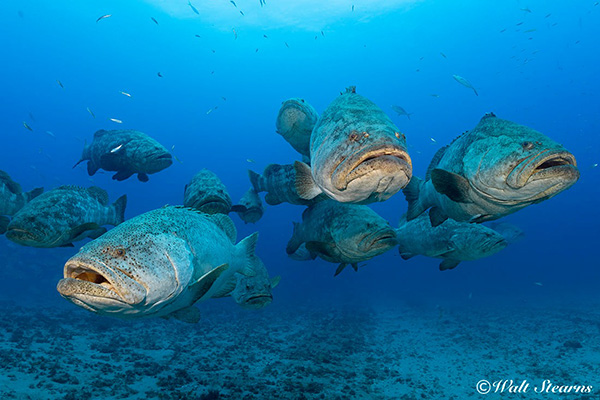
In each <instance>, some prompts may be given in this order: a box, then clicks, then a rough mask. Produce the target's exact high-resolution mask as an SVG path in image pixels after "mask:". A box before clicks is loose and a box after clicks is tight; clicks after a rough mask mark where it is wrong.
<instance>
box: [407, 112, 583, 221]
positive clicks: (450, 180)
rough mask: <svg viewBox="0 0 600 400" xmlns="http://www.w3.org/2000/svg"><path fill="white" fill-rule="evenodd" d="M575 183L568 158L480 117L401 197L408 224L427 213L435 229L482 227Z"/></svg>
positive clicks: (533, 136) (527, 131)
mask: <svg viewBox="0 0 600 400" xmlns="http://www.w3.org/2000/svg"><path fill="white" fill-rule="evenodd" d="M578 178H579V171H578V169H577V163H576V161H575V157H574V156H573V154H571V153H570V152H568V151H567V150H566V149H565V148H564V147H563V146H562V145H560V144H558V143H556V142H555V141H553V140H552V139H550V138H548V137H547V136H545V135H543V134H542V133H540V132H537V131H535V130H533V129H531V128H528V127H526V126H523V125H519V124H516V123H514V122H511V121H507V120H503V119H500V118H497V117H496V116H495V115H494V114H487V115H485V116H484V117H483V118H482V119H481V121H480V122H479V124H478V125H477V126H476V127H475V128H474V129H472V130H470V131H468V132H465V133H464V134H462V135H461V136H459V137H458V138H456V139H455V140H454V141H453V142H452V143H451V144H450V145H448V146H446V147H444V148H442V149H440V151H438V153H437V154H436V155H435V156H434V158H433V160H432V162H431V164H430V166H429V168H428V171H427V175H426V179H425V181H424V182H422V181H421V180H420V179H418V178H416V177H415V178H414V179H413V180H411V182H410V184H409V185H408V186H407V187H406V188H405V190H404V193H405V195H406V198H407V200H408V202H409V205H408V219H409V220H410V219H413V218H416V217H417V216H418V215H419V214H421V213H422V212H423V211H425V210H426V209H427V208H429V207H432V211H431V212H430V217H431V218H432V222H433V223H434V225H437V224H439V223H441V222H442V221H444V220H445V219H446V218H448V217H450V218H453V219H455V220H457V221H470V222H483V221H489V220H494V219H497V218H500V217H502V216H505V215H508V214H511V213H513V212H515V211H518V210H520V209H522V208H523V207H526V206H528V205H530V204H535V203H539V202H541V201H544V200H547V199H549V198H551V197H553V196H555V195H556V194H558V193H560V192H562V191H563V190H565V189H567V188H569V187H571V186H572V185H573V184H574V183H575V182H576V181H577V179H578Z"/></svg>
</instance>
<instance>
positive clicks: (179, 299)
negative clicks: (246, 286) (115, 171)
mask: <svg viewBox="0 0 600 400" xmlns="http://www.w3.org/2000/svg"><path fill="white" fill-rule="evenodd" d="M236 235H237V232H236V229H235V226H234V224H233V222H232V221H231V218H229V217H228V216H227V215H223V214H214V215H209V214H205V213H202V212H200V211H198V210H194V209H189V208H185V207H174V206H166V207H163V208H160V209H157V210H153V211H149V212H147V213H144V214H141V215H139V216H137V217H135V218H132V219H130V220H128V221H126V222H124V223H123V224H121V225H119V226H118V227H116V228H114V229H112V230H111V231H109V232H108V233H106V234H105V235H103V236H101V237H100V238H98V239H96V240H94V241H92V242H90V243H88V244H86V245H85V246H83V247H82V248H81V250H80V251H79V252H78V253H77V254H76V255H75V256H73V257H72V258H70V259H69V260H68V261H67V263H66V264H65V267H64V278H63V279H61V280H60V282H59V283H58V286H57V290H58V291H59V293H60V294H61V295H62V296H63V297H65V298H66V299H68V300H70V301H71V302H73V303H74V304H76V305H78V306H81V307H83V308H85V309H87V310H89V311H93V312H96V313H98V314H104V315H110V316H115V317H121V318H139V317H165V318H170V317H174V318H177V319H180V320H182V321H186V322H197V321H198V320H199V311H198V309H197V308H196V307H193V306H192V305H193V304H194V303H196V302H199V301H204V300H207V299H209V298H213V297H223V296H226V295H228V294H229V293H230V292H231V291H232V289H233V286H232V285H231V283H232V282H234V284H235V277H234V274H235V273H240V274H242V275H246V276H253V275H255V273H254V266H255V265H256V264H257V262H256V256H255V255H254V249H255V246H256V240H257V238H258V234H257V233H254V234H252V235H250V236H248V237H247V238H245V239H244V240H242V241H240V242H239V243H238V244H237V245H236V244H235V240H236Z"/></svg>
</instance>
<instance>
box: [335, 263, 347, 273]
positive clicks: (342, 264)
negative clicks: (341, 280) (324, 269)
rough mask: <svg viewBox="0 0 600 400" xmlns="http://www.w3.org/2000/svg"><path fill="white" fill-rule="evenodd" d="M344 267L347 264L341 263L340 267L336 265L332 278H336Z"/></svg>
mask: <svg viewBox="0 0 600 400" xmlns="http://www.w3.org/2000/svg"><path fill="white" fill-rule="evenodd" d="M346 265H348V264H344V263H341V264H340V265H338V267H337V269H336V270H335V273H334V274H333V276H338V275H339V274H340V273H341V272H342V271H343V270H344V268H346Z"/></svg>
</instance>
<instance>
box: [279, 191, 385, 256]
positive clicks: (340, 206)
mask: <svg viewBox="0 0 600 400" xmlns="http://www.w3.org/2000/svg"><path fill="white" fill-rule="evenodd" d="M302 243H306V249H307V250H308V251H310V252H311V253H314V254H316V255H318V256H319V257H321V258H322V259H324V260H326V261H329V262H333V263H342V264H356V263H359V262H362V261H366V260H369V259H371V258H373V257H375V256H377V255H380V254H383V253H385V252H386V251H388V250H389V249H391V248H392V247H394V246H395V245H396V244H397V242H396V234H395V231H394V229H393V228H392V227H391V226H390V224H389V223H388V222H387V221H386V220H385V219H383V218H382V217H380V216H379V215H378V214H377V213H376V212H375V211H373V210H371V209H370V208H369V207H367V206H364V205H357V204H345V203H338V202H336V201H333V200H325V201H321V202H318V203H316V204H314V205H312V206H310V207H309V208H307V209H306V210H305V211H304V213H303V214H302V223H294V233H293V235H292V238H291V239H290V241H289V242H288V245H287V248H286V252H287V254H293V253H295V252H296V251H297V250H298V249H299V248H300V246H301V244H302Z"/></svg>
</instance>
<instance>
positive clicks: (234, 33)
mask: <svg viewBox="0 0 600 400" xmlns="http://www.w3.org/2000/svg"><path fill="white" fill-rule="evenodd" d="M232 31H233V36H234V37H235V39H237V32H236V31H235V28H233V29H232Z"/></svg>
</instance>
